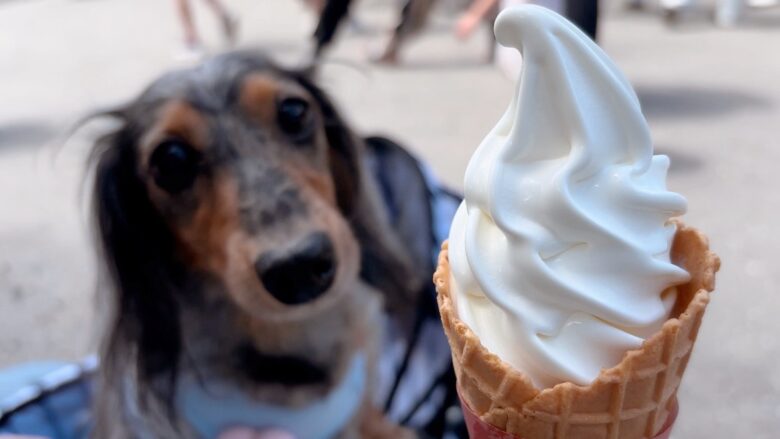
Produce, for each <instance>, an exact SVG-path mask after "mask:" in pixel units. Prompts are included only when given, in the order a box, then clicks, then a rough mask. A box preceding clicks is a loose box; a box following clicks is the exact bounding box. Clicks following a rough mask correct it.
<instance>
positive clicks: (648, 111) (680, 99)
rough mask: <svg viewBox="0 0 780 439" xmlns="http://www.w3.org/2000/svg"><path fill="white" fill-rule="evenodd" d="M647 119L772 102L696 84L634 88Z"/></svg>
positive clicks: (707, 113)
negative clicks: (695, 85)
mask: <svg viewBox="0 0 780 439" xmlns="http://www.w3.org/2000/svg"><path fill="white" fill-rule="evenodd" d="M636 92H637V95H638V96H639V101H640V102H641V103H642V111H643V112H644V113H645V116H646V117H647V118H648V119H665V118H677V117H684V118H694V117H696V118H708V117H712V116H717V115H720V114H724V113H729V112H732V111H737V110H741V109H744V108H751V107H752V108H764V109H767V108H771V107H772V106H773V105H772V102H771V101H769V100H767V99H765V98H763V97H760V96H757V95H753V94H750V93H746V92H744V91H741V90H722V89H714V88H699V87H674V86H673V87H658V86H643V85H639V86H637V87H636Z"/></svg>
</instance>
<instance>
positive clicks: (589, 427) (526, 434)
mask: <svg viewBox="0 0 780 439" xmlns="http://www.w3.org/2000/svg"><path fill="white" fill-rule="evenodd" d="M672 261H673V262H674V263H675V264H677V265H679V266H681V267H684V268H685V269H686V270H688V272H689V273H690V274H691V280H690V282H688V283H687V284H685V285H680V286H678V287H677V290H678V297H677V302H676V304H675V307H674V310H673V312H672V315H673V316H677V317H676V318H670V319H669V320H668V321H667V322H666V323H665V324H664V325H663V327H662V328H661V330H660V331H659V332H658V333H656V334H655V335H653V336H652V337H650V338H649V339H647V340H646V341H645V342H644V344H642V347H641V348H639V349H637V350H632V351H628V352H627V353H626V355H625V357H623V360H622V361H621V362H620V364H618V365H617V366H615V367H613V368H611V369H603V370H602V371H601V373H600V374H599V376H598V377H597V378H596V379H595V380H594V382H593V383H591V384H590V385H589V386H579V385H576V384H573V383H562V384H558V385H557V386H555V387H553V388H550V389H545V390H539V389H537V388H535V387H534V385H533V384H532V383H531V380H530V379H529V378H528V377H527V376H525V375H523V373H521V372H519V371H517V370H515V369H513V368H512V367H511V366H509V365H508V364H506V363H504V362H503V361H502V360H501V359H500V358H498V357H497V356H496V355H494V354H492V353H490V352H489V351H488V350H487V349H486V348H485V347H484V346H482V344H481V343H480V341H479V339H478V338H477V336H476V335H475V334H474V333H473V332H472V331H471V330H470V329H469V327H468V326H467V325H466V324H465V323H463V322H462V321H461V320H460V319H458V317H457V313H456V311H455V308H454V306H453V303H452V300H451V298H450V290H449V282H450V267H449V259H448V253H447V243H444V245H443V246H442V251H441V253H440V255H439V266H438V268H437V270H436V273H435V274H434V277H433V280H434V283H435V284H436V290H437V291H438V302H439V311H440V312H441V318H442V322H443V324H444V330H445V332H446V333H447V338H448V339H449V342H450V347H451V348H452V360H453V364H454V366H455V372H456V375H457V380H458V390H459V392H460V395H461V398H462V399H463V401H464V402H465V403H466V404H468V405H469V407H471V409H472V410H473V411H474V412H475V413H476V414H477V415H478V416H479V417H480V419H482V420H483V421H485V422H487V423H489V424H491V425H494V426H495V427H497V428H499V429H501V430H504V431H506V432H508V433H511V434H515V435H518V436H521V437H522V438H523V439H547V438H549V439H553V438H554V439H563V438H567V439H574V438H588V439H598V438H612V439H617V438H620V439H638V438H652V437H653V436H655V434H656V433H658V432H659V431H660V430H661V428H662V427H663V426H664V423H665V422H666V420H667V418H668V417H669V414H670V413H671V411H672V410H673V409H674V404H675V403H676V395H677V388H678V387H679V385H680V380H681V379H682V376H683V373H684V372H685V367H686V365H687V364H688V360H689V359H690V356H691V350H692V349H693V345H694V342H695V341H696V335H697V333H698V330H699V325H700V324H701V321H702V317H703V315H704V311H705V309H706V307H707V303H708V302H709V296H710V292H711V291H712V290H713V289H714V286H715V272H716V271H718V268H719V267H720V259H719V258H718V256H717V255H715V254H714V253H713V252H711V251H709V244H708V240H707V238H706V237H705V236H704V235H703V234H702V233H701V232H699V231H698V230H696V229H694V228H691V227H686V226H685V225H684V224H682V223H678V230H677V234H676V236H675V239H674V244H673V246H672Z"/></svg>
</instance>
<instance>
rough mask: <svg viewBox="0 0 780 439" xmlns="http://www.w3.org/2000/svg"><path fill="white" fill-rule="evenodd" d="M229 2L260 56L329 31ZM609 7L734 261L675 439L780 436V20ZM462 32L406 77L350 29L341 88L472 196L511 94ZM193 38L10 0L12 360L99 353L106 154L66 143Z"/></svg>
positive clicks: (429, 44) (110, 4)
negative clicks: (91, 182)
mask: <svg viewBox="0 0 780 439" xmlns="http://www.w3.org/2000/svg"><path fill="white" fill-rule="evenodd" d="M387 3H391V2H388V1H380V0H365V1H364V2H363V4H362V5H361V7H360V9H359V10H358V16H359V18H360V20H361V22H362V23H363V24H364V25H365V26H366V27H368V28H369V29H373V28H378V29H386V28H387V27H388V26H389V25H390V24H391V21H392V15H391V14H390V9H389V7H388V6H387V5H386V4H387ZM229 4H231V5H232V6H234V8H235V9H236V11H240V14H241V17H242V19H243V28H242V32H241V41H242V44H248V45H254V46H259V47H262V48H265V49H267V50H269V51H271V52H272V53H275V54H277V55H279V56H282V57H285V58H288V59H294V58H295V56H294V54H299V53H300V52H301V50H302V45H301V41H303V39H304V38H305V36H306V35H307V33H308V32H309V29H310V27H311V20H310V19H309V18H308V16H306V15H305V14H304V13H303V11H302V9H301V8H300V4H299V3H298V2H292V1H290V0H265V1H257V0H234V1H229ZM201 9H202V8H201ZM608 9H609V10H608V12H607V14H606V17H605V20H604V26H603V32H602V42H603V46H604V47H605V48H606V50H607V52H608V53H609V54H610V55H611V56H612V57H614V59H615V60H616V61H617V63H618V64H619V65H620V66H621V67H622V68H623V69H624V70H625V72H626V73H627V75H628V77H629V78H630V79H631V81H632V82H633V84H634V85H635V87H636V89H637V91H638V93H639V95H640V97H641V99H642V101H643V103H644V108H645V111H646V113H647V116H648V118H649V120H650V124H651V127H652V130H653V134H654V138H655V141H656V145H657V150H659V151H661V152H664V153H667V154H669V155H670V156H671V157H672V161H673V167H672V172H671V176H670V182H669V185H670V187H671V188H672V189H674V190H677V191H679V192H681V193H683V194H685V195H686V196H687V197H688V199H689V201H690V213H689V214H688V215H687V221H688V222H690V223H691V224H695V225H696V226H698V227H700V228H701V229H703V230H704V231H706V232H707V233H708V234H709V235H710V237H711V239H712V244H713V247H714V248H715V249H716V250H717V251H718V252H719V253H720V254H721V256H722V258H723V270H722V272H721V274H720V276H719V278H718V292H717V294H716V295H715V296H714V301H713V303H712V307H711V309H710V311H709V312H708V315H707V317H706V321H705V322H704V325H703V327H702V332H701V336H700V341H699V343H698V345H697V348H696V354H695V356H694V358H693V360H692V362H691V364H690V367H689V371H688V373H687V375H686V378H685V381H684V383H683V387H682V389H681V391H680V399H681V404H682V414H681V418H680V421H679V423H678V425H677V428H676V432H675V437H677V438H701V439H705V438H737V437H740V438H742V437H750V438H774V437H777V435H778V432H780V367H778V364H779V363H780V337H778V336H777V334H778V332H779V330H780V319H778V318H777V313H778V311H780V306H779V305H780V299H778V298H777V296H776V290H775V288H774V287H773V285H776V284H778V283H780V269H778V265H777V263H776V261H775V259H774V257H773V256H774V255H773V253H774V252H776V251H777V250H778V249H780V245H779V244H780V234H778V232H777V230H775V227H777V221H776V218H777V216H778V215H779V214H780V191H778V188H780V186H779V184H778V182H777V178H778V171H780V169H779V168H778V163H780V144H778V140H777V139H778V138H780V81H778V78H780V51H779V49H778V47H780V10H771V11H762V12H760V13H759V12H755V11H752V12H750V13H749V15H748V17H747V18H746V20H745V22H744V23H743V25H742V26H741V27H740V28H738V29H730V30H718V29H714V28H712V27H711V26H710V25H709V24H708V23H707V22H706V13H705V12H698V13H695V14H693V16H692V17H690V18H691V20H690V21H689V22H687V23H685V24H684V25H682V26H680V27H678V28H676V29H674V30H670V29H668V28H666V27H665V26H663V25H662V24H661V23H660V22H659V21H658V19H657V17H656V16H654V15H653V14H640V13H630V12H625V11H623V10H622V9H620V8H616V7H614V6H612V7H610V8H608ZM200 14H201V15H199V19H200V20H201V22H202V23H203V24H204V26H205V27H206V29H207V30H208V31H209V33H208V34H207V35H208V36H209V38H211V39H212V41H215V40H217V38H216V34H215V33H214V26H213V23H211V22H210V20H209V18H210V17H208V16H207V15H206V14H203V11H200ZM451 20H452V16H451V14H448V13H447V11H440V13H439V14H438V15H437V19H436V20H435V23H434V25H433V26H432V29H431V30H430V32H429V33H427V34H426V35H425V36H424V37H423V38H421V39H420V40H418V41H417V42H416V43H415V44H413V45H412V46H411V47H409V50H408V52H407V54H406V56H405V65H404V67H402V68H399V69H379V68H374V67H371V66H369V65H367V64H366V63H365V62H364V60H365V58H366V56H367V55H368V54H370V53H372V52H374V51H375V50H376V48H377V47H378V44H379V43H380V42H381V38H382V35H381V33H380V32H378V31H371V32H367V33H363V34H360V35H358V34H356V33H355V32H351V33H349V34H347V35H345V38H344V39H343V41H342V42H341V44H340V45H339V46H338V47H337V48H336V50H335V51H334V52H333V53H332V58H333V59H334V60H339V61H340V62H333V63H329V64H328V65H326V66H325V68H324V69H323V82H324V83H325V85H326V86H327V88H328V89H329V90H330V91H331V92H332V93H333V94H334V95H335V96H336V97H337V98H338V100H339V101H340V102H341V106H342V107H343V108H344V109H345V110H346V111H347V112H348V113H349V116H350V119H351V120H353V121H354V122H355V124H356V125H357V126H359V127H360V128H361V129H363V130H365V131H380V132H384V133H387V134H392V135H393V136H395V137H397V138H399V139H401V140H403V141H404V142H406V143H407V144H408V145H411V146H412V147H413V149H414V150H415V151H416V153H417V154H419V155H420V156H421V157H422V158H424V159H426V160H428V161H429V162H430V163H431V164H432V165H433V167H434V168H435V169H436V170H437V171H438V172H439V173H440V174H441V175H442V176H443V178H444V179H445V180H446V181H447V182H449V183H451V184H452V185H454V186H456V187H458V186H459V185H460V179H461V178H462V175H463V170H464V168H465V165H466V163H467V160H468V158H469V156H470V154H471V152H472V151H473V149H474V147H475V146H476V145H477V144H478V142H479V141H480V139H481V138H482V136H483V135H484V134H485V132H486V131H487V130H488V129H489V128H491V126H492V124H493V123H494V122H495V121H496V120H497V117H498V116H499V115H500V114H501V113H502V112H503V109H504V107H505V106H506V104H507V103H508V101H509V99H510V94H511V91H512V83H511V82H510V81H508V80H506V79H505V78H504V77H503V76H502V75H501V74H500V73H499V72H498V71H496V70H495V69H494V68H493V67H491V66H489V65H486V64H483V63H482V59H483V58H484V53H485V48H486V44H485V43H484V39H482V38H475V39H473V40H472V41H470V42H469V43H468V44H465V45H459V44H458V43H457V42H455V41H454V40H453V39H452V38H451V35H450V33H449V32H448V31H447V25H448V24H449V23H450V22H451ZM177 32H178V28H177V26H176V25H175V23H174V21H173V16H172V8H171V6H170V5H169V4H168V2H163V1H160V0H101V1H96V0H95V1H76V0H27V1H8V0H5V1H0V206H2V207H0V367H2V366H3V365H8V364H10V363H14V362H18V361H23V360H31V359H38V358H51V357H58V358H59V357H61V358H77V357H79V356H81V355H83V354H84V353H85V352H87V351H88V350H90V349H92V348H93V343H92V340H93V337H92V335H91V334H92V333H93V332H94V326H95V325H94V324H93V323H92V322H93V321H95V318H94V314H93V311H92V308H93V291H94V290H95V283H96V281H95V275H94V273H95V270H94V261H93V256H92V250H91V246H90V243H89V239H88V237H89V232H88V231H89V228H88V227H87V223H86V218H87V215H86V214H85V213H84V212H85V209H83V208H82V207H81V206H83V205H84V201H85V199H86V198H88V194H87V193H85V192H83V191H80V186H79V185H80V183H81V181H82V178H83V175H84V170H83V167H82V164H83V163H84V160H85V158H84V157H85V151H86V150H87V148H88V143H87V142H86V141H85V140H84V136H78V137H76V138H75V139H72V140H71V141H70V142H68V143H67V144H66V146H65V147H62V148H60V147H58V146H57V145H61V144H62V142H61V141H59V139H58V138H57V136H58V135H61V133H62V130H63V129H64V128H66V127H67V126H69V124H71V123H72V122H73V121H74V120H75V119H76V118H78V117H79V116H80V115H83V114H84V113H85V112H87V111H89V110H90V109H93V108H95V107H99V106H102V105H107V104H112V103H116V102H119V101H121V100H122V99H125V98H127V97H129V96H131V95H133V94H134V93H136V92H137V91H138V90H139V89H140V88H141V87H142V86H143V85H144V84H146V83H147V82H148V81H149V80H150V79H151V78H153V77H154V76H155V75H157V74H158V73H159V72H161V71H163V70H165V69H167V68H170V67H171V66H172V65H173V61H172V59H173V58H172V54H173V53H174V52H175V49H176V45H175V37H176V36H177ZM80 197H81V198H80ZM773 224H774V225H773Z"/></svg>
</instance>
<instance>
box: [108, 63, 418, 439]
mask: <svg viewBox="0 0 780 439" xmlns="http://www.w3.org/2000/svg"><path fill="white" fill-rule="evenodd" d="M288 98H293V99H295V100H297V101H296V102H298V105H299V106H300V102H301V101H302V102H304V105H303V106H304V107H307V108H308V110H307V112H306V118H305V122H303V124H305V127H303V128H302V129H298V128H300V127H298V126H296V127H294V128H295V129H290V127H289V126H288V127H287V128H286V129H285V128H283V127H280V125H279V123H280V119H279V118H280V117H281V116H279V111H280V110H279V106H280V103H281V102H283V101H285V99H288ZM108 115H110V116H113V117H115V118H117V119H118V120H119V121H120V123H121V126H120V127H119V128H118V129H117V130H116V131H115V132H113V133H110V134H109V135H107V136H105V137H104V138H102V139H101V140H100V141H99V142H98V146H97V148H96V150H95V157H96V158H95V160H96V181H95V212H96V219H97V223H98V226H99V227H98V230H99V240H100V242H101V244H102V255H103V259H104V261H105V265H106V268H107V273H108V279H109V280H110V281H111V284H112V288H110V294H111V296H110V300H109V302H110V303H111V305H112V306H111V309H110V311H109V316H108V325H107V326H108V327H107V332H106V334H105V337H104V339H103V344H102V353H101V361H102V365H101V373H100V379H99V385H98V397H97V398H96V399H97V402H96V425H95V429H94V432H93V437H96V438H105V439H125V438H161V437H166V438H168V437H192V434H193V433H192V432H191V431H190V430H189V428H188V426H187V425H186V422H184V420H183V419H181V418H180V417H179V416H178V414H177V412H176V406H175V404H174V401H173V395H174V391H175V388H176V385H177V377H179V376H181V374H182V373H190V374H195V375H196V376H198V377H200V379H203V380H209V379H214V378H218V379H220V380H227V381H230V382H234V383H239V384H240V385H241V386H242V387H243V388H245V389H247V392H248V394H250V395H251V396H252V397H254V398H257V399H259V400H262V401H267V402H271V403H275V404H280V405H295V404H301V403H305V402H306V401H310V400H314V399H316V398H318V397H320V396H322V395H324V394H326V393H327V392H328V391H329V390H330V389H331V388H332V387H333V386H334V384H335V383H337V382H338V381H339V379H340V378H341V374H343V373H344V369H345V366H346V364H347V362H348V361H349V359H350V358H352V355H353V353H354V352H355V351H356V350H357V349H362V350H366V351H368V352H375V351H376V348H377V343H378V338H377V337H378V335H377V333H376V328H377V327H378V326H379V325H378V324H377V322H378V314H379V313H380V312H381V310H380V307H381V306H382V303H384V306H385V308H386V309H389V310H391V312H396V313H400V314H403V313H405V312H406V311H408V310H409V309H411V307H412V306H413V303H414V298H413V295H414V292H416V291H418V290H419V287H420V285H421V283H422V282H425V281H426V279H418V278H417V277H418V276H415V275H414V271H413V270H412V269H411V267H410V263H409V259H408V257H407V256H406V254H405V252H404V250H403V249H402V248H401V247H400V245H399V243H398V241H397V240H396V239H395V238H394V237H393V234H392V232H390V228H389V227H388V225H387V224H386V222H385V220H384V219H383V216H382V215H381V211H382V207H381V203H380V202H379V201H378V196H377V192H376V190H375V189H374V188H373V187H372V184H371V181H370V179H368V178H367V176H366V175H365V171H364V168H363V165H362V163H361V150H362V143H361V140H360V139H359V138H358V137H356V136H355V135H354V134H353V133H352V132H351V130H350V129H349V128H348V126H347V125H346V124H345V122H344V120H343V119H342V118H341V116H340V115H339V114H338V112H337V111H336V109H335V108H334V106H333V104H332V103H331V101H330V100H329V98H328V97H327V96H326V95H325V94H324V93H323V92H322V91H321V90H320V89H319V88H318V87H317V86H316V85H315V84H314V83H313V81H312V79H311V78H310V75H309V74H307V73H305V72H296V71H289V70H284V69H281V68H278V67H276V66H274V65H273V64H272V63H270V62H269V61H268V60H267V59H265V58H263V57H262V56H259V55H257V54H251V53H234V54H228V55H223V56H220V57H217V58H214V59H212V60H210V61H207V62H206V63H204V64H203V65H201V66H199V67H197V68H193V69H189V70H183V71H178V72H174V73H170V74H168V75H166V76H164V77H162V78H161V79H159V80H157V81H156V82H154V83H153V84H152V85H151V86H150V87H149V88H148V89H147V90H146V91H144V92H143V93H142V94H141V96H140V97H139V98H137V99H136V100H135V101H133V102H132V103H131V104H129V105H127V106H125V107H124V108H121V109H119V110H115V111H112V112H110V113H109V114H108ZM166 142H168V143H166ZM170 142H179V144H182V145H184V146H186V148H187V151H188V155H187V157H188V160H190V161H189V162H188V161H186V160H185V162H186V163H188V165H187V166H189V167H188V168H187V169H189V171H181V170H178V169H176V168H174V169H173V171H172V170H171V169H170V164H167V165H166V164H165V163H167V162H163V164H162V165H161V164H160V163H159V160H158V159H157V158H155V157H157V156H155V154H156V153H157V151H158V149H161V148H169V147H170V145H169V143H170ZM166 145H167V146H166ZM157 154H161V153H157ZM176 163H178V162H176ZM193 170H194V171H193ZM166 172H167V173H168V174H175V175H162V174H164V173H166ZM182 172H190V173H192V172H194V175H191V176H190V175H188V174H182ZM190 177H191V178H190ZM171 188H173V189H171ZM315 235H316V236H317V237H319V238H322V239H324V240H325V241H327V242H330V243H331V246H332V248H331V253H332V259H333V270H334V273H335V274H334V275H333V280H332V283H331V284H330V286H329V287H328V288H327V291H325V292H324V293H322V294H321V295H319V296H317V297H316V298H313V299H311V300H309V299H306V300H303V299H301V300H300V301H299V302H296V303H294V304H285V303H283V302H282V301H280V300H277V298H275V296H273V295H272V294H269V291H268V290H267V288H266V287H265V284H264V281H262V280H261V279H260V277H259V275H258V273H259V272H260V271H261V270H262V269H261V268H258V267H260V266H261V265H262V263H263V262H261V260H262V258H263V257H265V256H267V257H269V258H276V257H280V256H279V255H282V256H284V255H287V254H290V253H294V252H295V251H296V249H297V248H298V247H299V246H300V245H302V244H301V243H302V242H306V240H307V239H311V237H312V236H315ZM269 255H270V256H269ZM106 294H108V293H106ZM296 300H297V299H296ZM400 314H399V315H400ZM372 358H374V359H375V355H372ZM368 397H369V395H366V398H368ZM365 406H366V407H367V408H366V409H365V410H364V411H363V412H361V413H359V414H358V416H357V419H356V420H355V422H353V423H352V424H351V425H350V426H349V427H348V428H347V429H346V430H345V431H344V432H343V434H342V435H341V436H342V437H345V438H354V437H398V435H399V434H402V433H401V430H399V429H398V428H396V427H394V426H392V425H390V424H389V423H387V422H386V421H384V419H383V417H382V416H381V414H379V412H378V411H376V410H374V409H372V408H370V404H366V405H365Z"/></svg>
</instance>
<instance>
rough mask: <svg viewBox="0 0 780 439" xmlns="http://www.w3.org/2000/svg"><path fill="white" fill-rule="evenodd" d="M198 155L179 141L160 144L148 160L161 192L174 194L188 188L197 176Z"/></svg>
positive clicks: (190, 147)
mask: <svg viewBox="0 0 780 439" xmlns="http://www.w3.org/2000/svg"><path fill="white" fill-rule="evenodd" d="M199 161H200V153H199V152H198V151H196V150H195V149H194V148H193V147H192V146H190V145H188V144H186V143H184V142H183V141H181V140H177V139H172V140H166V141H164V142H162V143H161V144H160V145H158V146H157V148H156V149H155V150H154V152H153V153H152V157H151V159H149V165H150V168H151V172H152V176H153V177H154V182H155V183H156V184H157V186H159V187H160V188H162V189H163V190H165V191H167V192H169V193H172V194H175V193H179V192H181V191H183V190H185V189H187V188H189V187H190V186H192V184H193V182H194V181H195V177H197V174H198V163H199Z"/></svg>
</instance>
